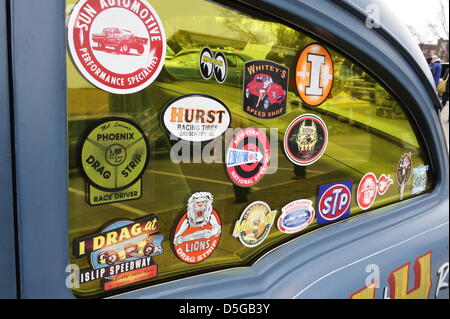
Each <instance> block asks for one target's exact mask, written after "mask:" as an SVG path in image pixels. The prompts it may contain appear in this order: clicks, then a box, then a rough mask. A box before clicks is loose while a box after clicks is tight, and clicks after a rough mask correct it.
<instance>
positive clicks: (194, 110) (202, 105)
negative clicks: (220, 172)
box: [162, 94, 231, 142]
mask: <svg viewBox="0 0 450 319" xmlns="http://www.w3.org/2000/svg"><path fill="white" fill-rule="evenodd" d="M162 122H163V124H164V127H165V128H166V130H167V131H168V132H169V133H170V134H172V135H173V136H175V137H177V138H180V139H182V140H185V141H190V142H205V141H209V140H212V139H215V138H216V137H219V136H221V135H222V134H223V133H225V131H226V130H227V128H228V127H229V126H230V123H231V115H230V111H229V110H228V108H227V106H226V105H225V104H223V103H222V102H221V101H219V100H218V99H216V98H213V97H212V96H208V95H202V94H188V95H183V96H181V97H178V98H176V99H174V100H172V101H170V102H169V103H168V104H167V106H166V107H165V109H164V111H163V121H162Z"/></svg>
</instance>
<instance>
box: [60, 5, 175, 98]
mask: <svg viewBox="0 0 450 319" xmlns="http://www.w3.org/2000/svg"><path fill="white" fill-rule="evenodd" d="M67 30H68V31H67V32H68V36H67V38H68V49H69V53H70V56H71V58H72V60H73V62H74V64H75V66H76V67H77V68H78V70H79V72H80V73H81V74H82V75H83V76H84V77H85V78H86V79H87V80H88V81H89V82H90V83H91V84H92V85H94V86H96V87H98V88H100V89H102V90H105V91H107V92H110V93H117V94H130V93H134V92H138V91H140V90H142V89H144V88H145V87H147V86H148V85H150V84H151V83H152V82H153V81H154V80H155V79H156V77H157V76H158V74H159V72H160V71H161V69H162V67H163V64H164V59H165V56H166V39H165V35H164V30H163V26H162V23H161V21H160V19H159V17H158V15H157V14H156V11H155V10H154V9H153V8H152V6H151V5H150V4H149V3H148V2H147V1H145V0H133V1H98V0H80V1H78V2H77V4H75V6H74V8H73V10H72V13H71V14H70V17H69V21H68V28H67Z"/></svg>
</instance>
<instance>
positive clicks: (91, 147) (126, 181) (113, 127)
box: [80, 118, 149, 191]
mask: <svg viewBox="0 0 450 319" xmlns="http://www.w3.org/2000/svg"><path fill="white" fill-rule="evenodd" d="M148 160H149V146H148V142H147V138H146V137H145V134H144V132H143V131H142V130H141V128H140V127H138V126H137V125H136V124H134V123H133V122H131V121H130V120H127V119H123V118H106V119H103V120H101V121H99V122H98V123H96V125H95V127H93V128H92V129H90V130H89V131H88V133H87V134H86V137H85V138H84V139H83V140H82V143H81V152H80V163H81V168H82V171H83V173H84V175H85V177H86V178H87V181H88V182H89V183H90V184H92V185H94V186H95V187H97V188H99V189H101V190H104V191H120V190H123V189H125V188H127V187H128V186H130V185H132V184H134V183H135V182H136V181H137V180H138V179H139V178H141V177H142V175H143V174H144V171H145V168H146V166H147V163H148Z"/></svg>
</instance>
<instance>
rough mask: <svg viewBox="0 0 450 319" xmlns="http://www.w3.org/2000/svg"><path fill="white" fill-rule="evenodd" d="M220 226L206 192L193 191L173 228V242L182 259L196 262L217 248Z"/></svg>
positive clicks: (211, 199) (211, 198) (210, 199)
mask: <svg viewBox="0 0 450 319" xmlns="http://www.w3.org/2000/svg"><path fill="white" fill-rule="evenodd" d="M221 231H222V226H221V222H220V217H219V214H218V213H217V211H216V210H215V209H214V208H213V196H212V195H211V193H208V192H198V193H194V194H193V195H192V196H191V197H190V198H189V200H188V206H187V212H186V213H185V214H184V215H183V216H182V217H181V219H180V221H179V222H178V224H177V227H176V228H175V235H174V239H173V244H174V247H175V252H176V254H177V256H178V258H180V259H181V260H182V261H184V262H186V263H188V264H197V263H199V262H202V261H203V260H205V259H206V258H208V257H209V256H210V255H211V254H212V253H213V252H214V250H215V249H216V248H217V245H218V244H219V240H220V234H221Z"/></svg>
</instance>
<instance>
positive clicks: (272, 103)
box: [244, 60, 288, 119]
mask: <svg viewBox="0 0 450 319" xmlns="http://www.w3.org/2000/svg"><path fill="white" fill-rule="evenodd" d="M244 88H245V89H244V111H245V112H246V113H248V114H250V115H252V116H254V117H257V118H260V119H271V118H275V117H278V116H281V115H283V114H284V113H285V112H286V94H287V90H288V69H287V68H286V67H284V66H282V65H280V64H278V63H275V62H272V61H265V60H257V61H249V62H246V63H245V71H244Z"/></svg>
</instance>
